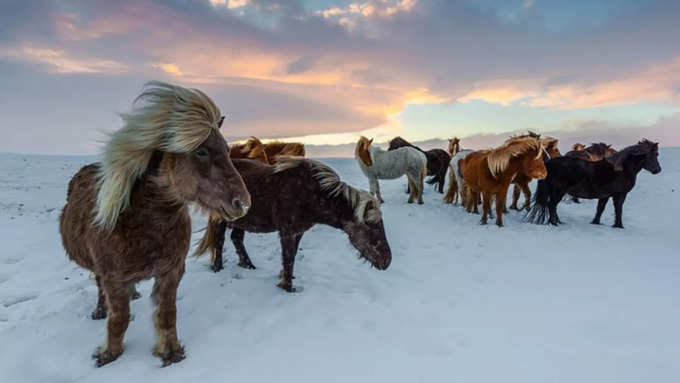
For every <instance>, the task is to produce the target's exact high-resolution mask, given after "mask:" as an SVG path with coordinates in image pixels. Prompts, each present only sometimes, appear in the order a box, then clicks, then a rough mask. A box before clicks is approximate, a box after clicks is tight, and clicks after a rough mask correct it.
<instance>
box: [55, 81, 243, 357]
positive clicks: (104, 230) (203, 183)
mask: <svg viewBox="0 0 680 383" xmlns="http://www.w3.org/2000/svg"><path fill="white" fill-rule="evenodd" d="M121 116H122V119H123V122H124V127H123V128H122V129H120V130H118V131H117V132H115V133H114V134H113V135H111V138H110V140H109V142H108V143H107V144H106V148H105V151H104V155H103V158H102V162H101V163H95V164H90V165H87V166H85V167H83V168H82V169H80V170H79V171H78V173H76V175H75V176H73V178H72V179H71V182H70V183H69V186H68V192H67V197H66V205H65V206H64V209H63V210H62V213H61V216H60V222H59V231H60V233H61V239H62V243H63V245H64V249H66V253H67V254H68V257H69V258H70V259H71V260H73V261H74V262H76V263H77V264H78V265H80V266H82V267H84V268H86V269H88V270H91V271H92V272H94V274H95V277H96V281H97V287H98V289H99V300H100V303H102V304H103V301H104V300H105V301H106V306H107V307H108V322H107V324H106V327H107V338H106V344H105V345H104V346H102V347H100V348H99V349H98V350H97V351H96V352H95V353H94V355H93V358H94V359H95V360H96V365H97V366H102V365H104V364H107V363H109V362H111V361H113V360H115V359H116V358H118V357H119V356H120V355H121V354H122V353H123V337H124V335H125V331H126V329H127V327H128V323H129V322H130V291H131V290H132V289H133V287H134V284H135V283H136V282H139V281H141V280H143V279H148V278H151V277H153V278H155V282H154V285H153V292H152V294H151V298H152V301H153V304H154V306H155V313H154V324H155V329H156V340H157V343H156V346H155V348H154V355H156V356H158V357H160V358H161V359H162V360H163V364H164V365H167V364H170V363H174V362H178V361H180V360H182V359H184V349H183V348H182V346H181V345H180V343H179V340H178V337H177V327H176V312H177V309H176V307H175V305H176V302H175V300H176V296H177V287H178V286H179V282H180V280H181V279H182V275H183V274H184V261H185V258H186V255H187V251H188V250H189V245H190V238H191V218H190V217H189V209H188V207H187V205H188V204H189V203H191V202H194V203H196V204H197V205H198V206H199V207H201V208H203V209H206V210H209V211H219V212H220V214H222V215H224V216H227V217H229V218H230V219H236V218H238V217H241V216H243V215H244V214H246V212H247V211H248V208H249V206H250V194H249V193H248V191H247V190H246V187H245V185H244V183H243V179H242V178H241V176H240V175H239V174H238V173H237V171H236V169H234V166H233V165H232V163H231V161H230V159H229V149H228V147H227V143H226V141H225V140H224V138H223V137H222V135H221V134H220V132H219V130H218V129H219V128H220V126H221V124H222V121H223V117H221V114H220V110H219V109H218V108H217V106H215V104H214V103H213V101H212V100H211V99H210V98H209V97H208V96H206V95H205V94H204V93H203V92H201V91H199V90H197V89H186V88H182V87H179V86H175V85H170V84H166V83H162V82H155V81H154V82H149V83H147V84H146V87H145V89H144V91H143V93H142V94H141V95H140V96H139V97H137V99H136V100H135V108H134V109H133V110H132V112H130V113H127V114H122V115H121Z"/></svg>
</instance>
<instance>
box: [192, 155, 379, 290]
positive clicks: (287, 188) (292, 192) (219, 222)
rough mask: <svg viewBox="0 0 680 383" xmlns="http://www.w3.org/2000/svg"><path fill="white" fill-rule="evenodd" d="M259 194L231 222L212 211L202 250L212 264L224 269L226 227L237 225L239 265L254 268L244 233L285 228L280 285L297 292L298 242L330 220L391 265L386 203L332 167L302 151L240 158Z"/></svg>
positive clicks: (371, 256) (375, 259)
mask: <svg viewBox="0 0 680 383" xmlns="http://www.w3.org/2000/svg"><path fill="white" fill-rule="evenodd" d="M234 165H235V166H236V169H237V170H238V171H239V173H240V174H241V175H242V176H243V179H244V180H245V182H246V186H247V187H248V190H249V191H250V192H251V193H252V196H253V206H252V207H251V208H250V210H249V211H248V214H246V215H245V216H244V217H242V218H240V219H237V220H235V221H232V222H227V221H225V220H223V219H221V218H219V217H217V216H212V217H211V219H210V223H209V224H208V228H207V229H206V233H205V235H204V237H203V239H202V240H201V243H200V245H199V246H198V249H197V250H196V253H197V254H201V253H204V252H206V251H208V250H210V252H211V253H212V255H213V260H212V268H213V270H214V271H219V270H221V269H222V267H223V266H222V247H223V245H224V232H225V230H226V228H227V227H230V228H232V231H231V240H232V242H233V243H234V247H235V248H236V252H237V253H238V256H239V266H241V267H244V268H249V269H254V268H255V266H254V265H253V263H252V261H251V260H250V257H249V256H248V253H247V252H246V248H245V246H243V238H244V234H245V232H246V231H248V232H254V233H270V232H276V231H278V232H279V237H280V239H281V258H282V263H283V268H282V271H281V281H280V283H279V284H278V287H280V288H282V289H284V290H286V291H288V292H293V291H295V288H294V287H293V281H292V279H293V266H294V263H295V255H296V253H297V249H298V245H299V244H300V240H301V239H302V236H303V235H304V233H305V232H307V231H308V230H309V229H311V228H312V227H313V226H314V225H316V224H325V225H329V226H331V227H334V228H337V229H340V230H342V231H344V232H345V233H347V235H348V237H349V241H350V243H351V244H352V245H353V246H354V247H355V248H356V249H358V250H359V254H360V257H361V258H364V259H366V260H368V261H369V262H371V264H372V265H373V266H374V267H375V268H377V269H379V270H385V269H387V267H388V266H389V265H390V262H391V260H392V253H391V251H390V246H389V244H388V243H387V239H386V238H385V229H384V227H383V221H382V215H381V212H380V204H379V203H378V201H377V200H376V199H375V198H373V196H371V195H370V194H369V193H368V192H366V191H363V190H359V189H355V188H353V187H351V186H349V185H347V184H346V183H344V182H342V181H340V178H339V177H338V175H337V174H336V173H335V171H333V169H331V168H330V167H328V166H326V165H324V164H322V163H320V162H317V161H313V160H309V159H303V158H299V157H280V158H279V161H278V162H277V164H276V165H274V166H268V165H263V164H259V163H257V162H255V161H249V160H234Z"/></svg>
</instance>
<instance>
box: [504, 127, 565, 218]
mask: <svg viewBox="0 0 680 383" xmlns="http://www.w3.org/2000/svg"><path fill="white" fill-rule="evenodd" d="M520 137H536V138H538V139H539V140H540V141H541V144H543V150H544V155H543V160H544V161H548V160H549V159H551V158H555V157H559V156H561V153H560V149H559V148H558V147H557V144H558V143H559V140H558V139H557V138H554V137H547V136H546V137H541V135H540V134H536V133H534V132H531V131H529V133H528V134H526V135H522V136H517V137H511V138H510V139H509V140H512V139H513V138H520ZM509 140H508V141H509ZM508 141H506V142H508ZM530 182H531V178H529V177H527V176H525V175H524V174H519V173H518V174H517V176H516V177H515V179H514V180H513V181H512V183H513V184H514V185H515V187H514V188H513V190H512V203H511V204H510V207H509V209H512V210H517V211H520V210H524V209H526V210H529V209H530V207H531V189H529V183H530ZM520 193H523V194H524V205H522V207H521V208H518V207H517V202H519V196H520Z"/></svg>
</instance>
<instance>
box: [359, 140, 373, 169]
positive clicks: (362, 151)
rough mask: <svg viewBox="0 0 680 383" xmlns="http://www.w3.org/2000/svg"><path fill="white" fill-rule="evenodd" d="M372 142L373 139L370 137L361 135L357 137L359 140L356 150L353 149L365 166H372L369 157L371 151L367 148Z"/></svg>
mask: <svg viewBox="0 0 680 383" xmlns="http://www.w3.org/2000/svg"><path fill="white" fill-rule="evenodd" d="M372 143H373V139H372V138H371V139H370V140H369V139H368V138H366V137H364V136H361V137H360V138H359V141H358V142H357V146H356V150H355V155H356V156H357V157H359V159H360V160H361V162H363V163H364V165H366V166H373V160H372V159H371V152H370V151H369V148H370V147H371V144H372Z"/></svg>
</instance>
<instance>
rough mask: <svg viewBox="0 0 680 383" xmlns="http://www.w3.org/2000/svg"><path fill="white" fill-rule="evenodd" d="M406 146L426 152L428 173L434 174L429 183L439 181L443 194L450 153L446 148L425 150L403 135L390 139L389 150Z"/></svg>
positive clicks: (439, 189) (439, 187)
mask: <svg viewBox="0 0 680 383" xmlns="http://www.w3.org/2000/svg"><path fill="white" fill-rule="evenodd" d="M404 146H410V147H412V148H414V149H418V150H419V151H421V152H423V153H424V154H425V157H426V158H427V175H428V176H433V177H432V178H430V179H429V180H428V181H427V183H428V184H430V185H434V184H436V183H438V187H437V190H438V191H439V192H440V193H442V194H443V193H444V181H445V180H446V171H447V170H448V169H449V162H451V156H450V155H449V153H447V152H446V150H444V149H430V150H428V151H425V150H423V149H421V148H419V147H417V146H415V145H413V144H412V143H410V142H408V141H406V140H405V139H403V138H401V137H395V138H393V139H392V140H390V146H389V148H387V150H394V149H398V148H401V147H404ZM407 192H408V191H407Z"/></svg>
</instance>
